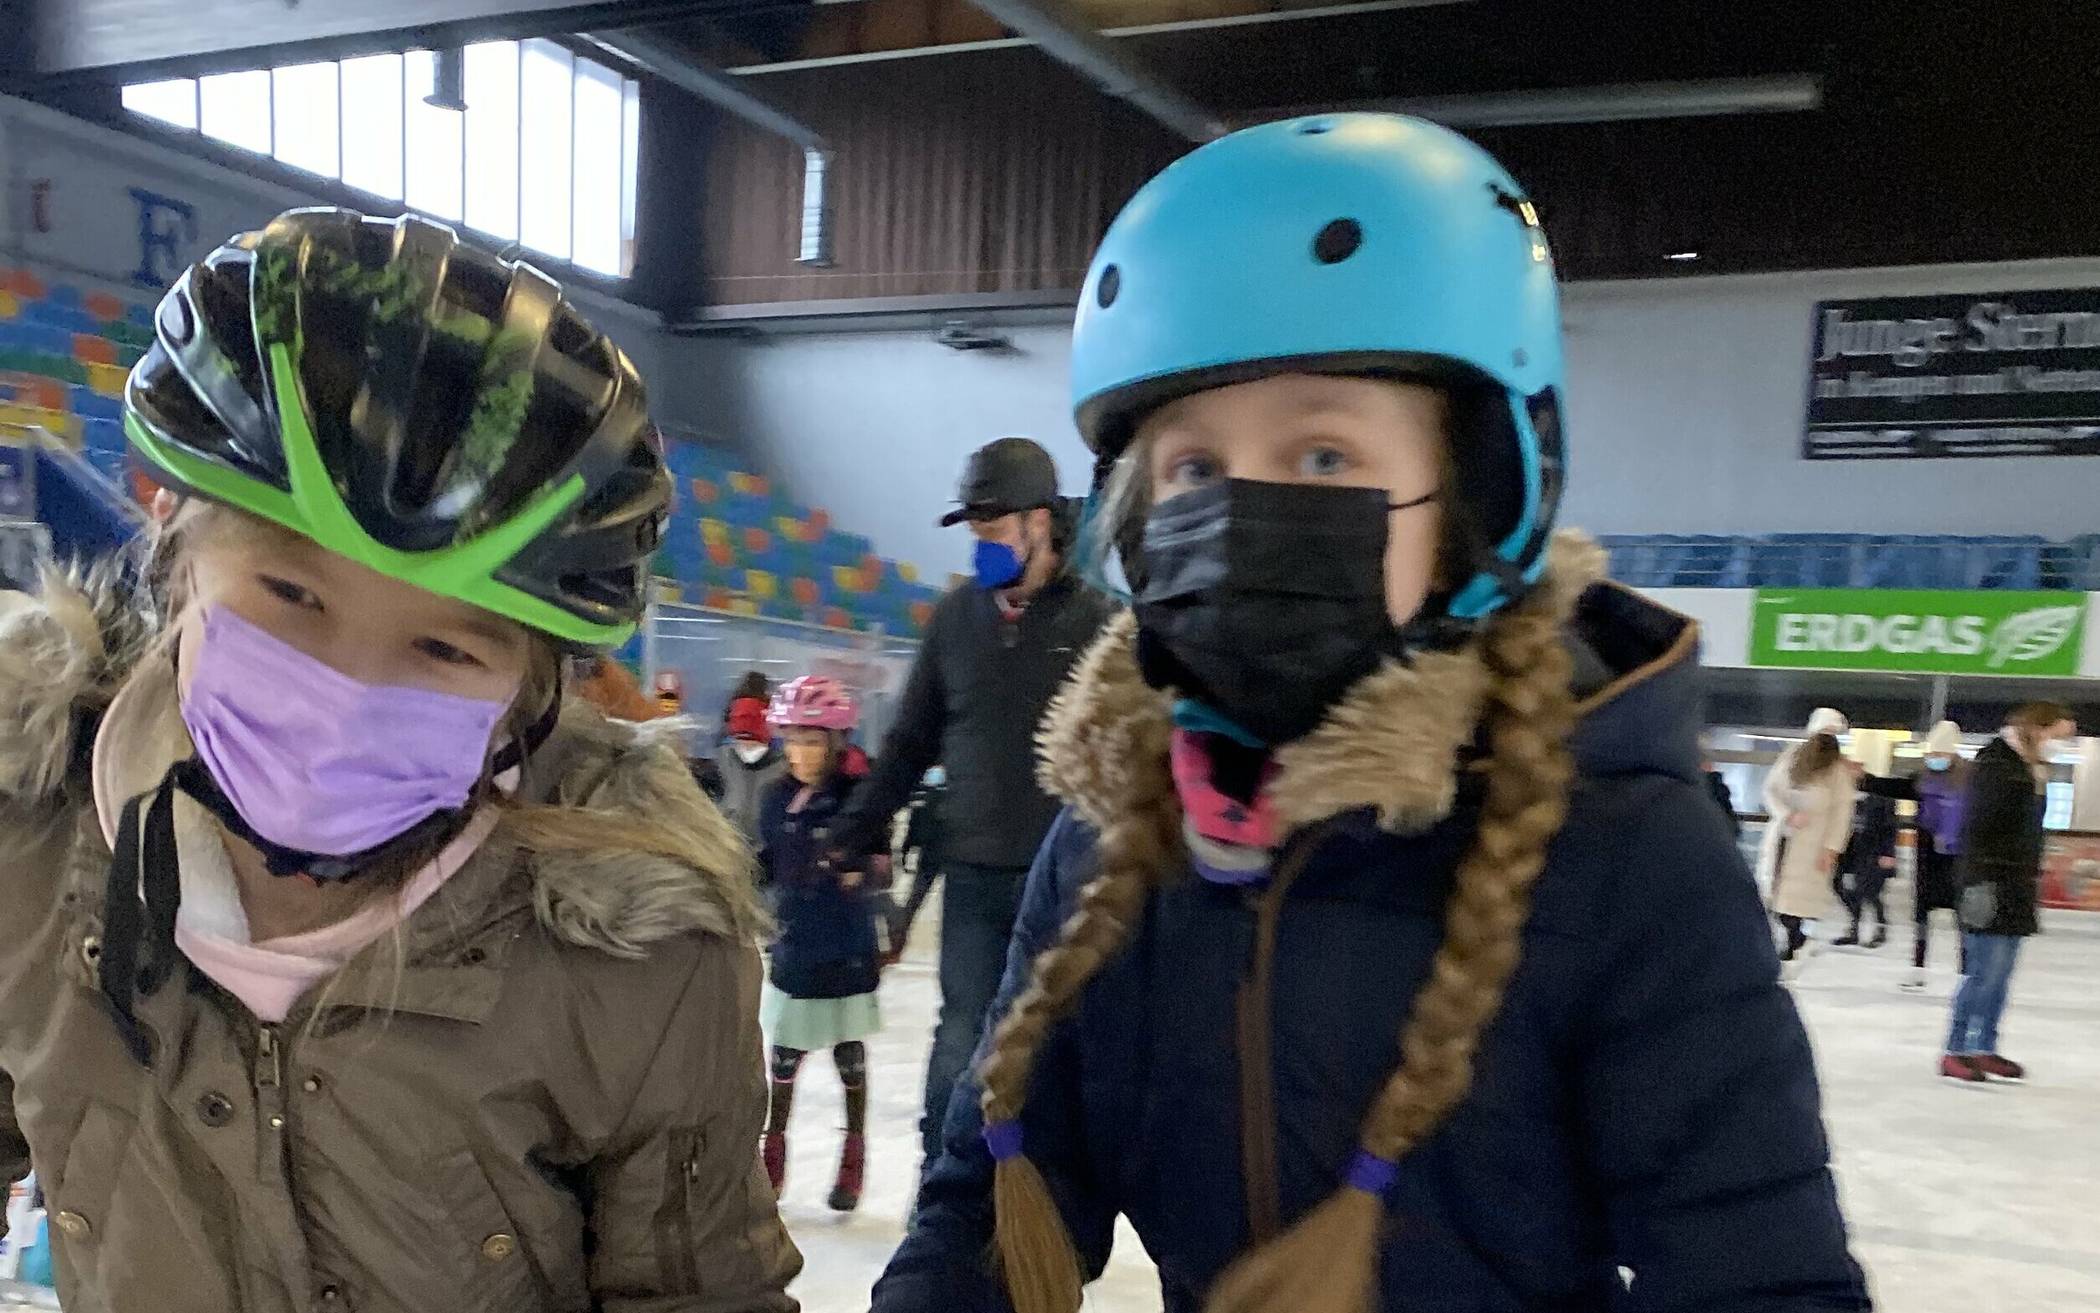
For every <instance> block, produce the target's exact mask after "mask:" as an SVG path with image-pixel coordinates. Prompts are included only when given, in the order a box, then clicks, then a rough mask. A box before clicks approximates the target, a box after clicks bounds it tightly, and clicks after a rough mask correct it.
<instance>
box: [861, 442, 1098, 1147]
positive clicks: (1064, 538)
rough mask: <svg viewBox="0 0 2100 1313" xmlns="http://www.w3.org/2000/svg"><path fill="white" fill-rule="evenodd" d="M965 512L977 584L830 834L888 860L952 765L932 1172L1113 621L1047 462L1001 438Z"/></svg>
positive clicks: (933, 632) (912, 683)
mask: <svg viewBox="0 0 2100 1313" xmlns="http://www.w3.org/2000/svg"><path fill="white" fill-rule="evenodd" d="M956 501H957V502H958V505H957V506H956V508H955V509H954V510H952V511H950V512H949V513H948V514H947V515H945V516H943V517H942V518H941V523H942V524H943V525H944V526H946V525H954V524H961V523H965V522H967V523H968V524H969V526H970V531H971V533H973V534H975V535H976V538H977V545H976V553H975V557H974V560H973V566H974V571H973V573H974V578H972V579H971V580H970V581H969V582H967V583H964V584H961V585H958V586H957V587H956V588H954V589H953V590H951V591H950V592H949V593H948V595H947V596H946V597H944V598H942V599H941V603H940V605H939V606H938V607H936V608H935V610H934V613H933V619H932V620H931V621H930V622H928V624H927V626H926V635H925V639H924V642H923V644H922V646H921V647H920V649H919V659H918V661H917V662H916V663H915V664H914V665H913V666H912V671H911V678H910V679H909V680H908V681H907V682H906V683H905V686H904V696H903V699H902V701H901V702H900V704H899V706H898V708H897V718H896V720H895V722H894V723H893V724H892V725H891V728H890V732H889V737H888V738H886V739H885V740H884V741H883V744H882V751H881V753H880V754H878V755H877V757H876V763H875V770H874V773H873V774H872V775H870V776H869V777H868V778H867V780H865V781H864V782H863V783H862V784H861V786H860V788H859V789H858V790H857V791H856V792H855V793H854V795H853V801H852V802H851V803H850V804H849V805H848V807H847V809H846V810H845V811H844V812H843V813H841V814H840V815H839V817H838V818H837V819H836V820H835V821H834V822H833V824H832V828H831V840H832V848H833V853H834V858H833V860H834V862H835V864H837V865H839V866H840V867H841V868H842V869H848V870H850V869H853V868H854V867H855V866H856V865H858V863H859V862H861V861H863V860H865V856H866V854H869V853H872V852H877V851H886V850H887V848H888V836H889V828H890V821H891V818H892V817H894V816H895V815H896V813H897V810H898V809H899V808H900V807H902V806H904V804H905V803H906V802H907V801H908V800H909V799H910V797H911V793H912V789H913V787H914V786H916V785H917V784H918V782H919V780H920V778H921V777H922V776H924V775H925V774H926V772H927V770H929V769H930V768H931V767H933V766H935V765H936V764H938V765H940V766H942V767H944V768H945V771H946V774H947V788H946V790H945V792H944V794H943V796H942V801H941V804H940V808H941V810H940V816H939V820H940V823H941V827H942V832H943V836H944V840H943V847H942V851H943V854H944V860H943V862H942V872H941V873H942V874H944V875H945V876H946V877H947V880H948V891H947V894H946V896H945V898H944V899H943V901H942V912H941V1016H940V1023H939V1025H938V1027H937V1028H936V1029H935V1031H934V1037H933V1053H932V1055H931V1057H929V1058H928V1060H927V1064H926V1114H925V1119H924V1120H923V1121H922V1122H921V1123H920V1127H919V1129H920V1133H921V1136H922V1139H923V1142H924V1146H925V1151H926V1157H927V1161H929V1162H930V1161H932V1160H933V1159H934V1158H935V1157H937V1156H938V1155H939V1152H940V1132H941V1122H942V1120H943V1119H944V1118H945V1117H946V1116H947V1112H948V1097H949V1094H950V1093H951V1092H952V1091H953V1089H954V1087H955V1082H956V1080H957V1079H958V1078H959V1077H960V1076H961V1075H962V1073H963V1071H964V1069H965V1068H966V1067H967V1066H968V1065H969V1062H970V1055H971V1054H972V1053H973V1052H974V1051H975V1050H976V1048H977V1040H978V1036H979V1034H980V1032H981V1031H982V1030H983V1028H984V1017H985V1012H986V1011H987V1009H989V1008H990V1007H991V1003H992V996H993V995H994V994H995V993H996V992H997V990H998V988H999V977H1000V974H1001V972H1002V971H1003V970H1004V968H1005V965H1006V944H1007V939H1008V938H1009V936H1010V935H1011V934H1012V932H1013V924H1014V914H1015V912H1016V910H1017V909H1018V908H1019V906H1020V900H1021V886H1022V884H1023V882H1024V881H1025V879H1026V877H1027V875H1028V867H1029V864H1030V863H1031V862H1033V861H1034V860H1035V850H1036V849H1037V847H1039V846H1040V845H1041V844H1042V841H1043V835H1044V834H1045V833H1046V832H1047V831H1048V830H1049V828H1050V822H1051V821H1052V820H1054V819H1055V818H1056V816H1057V804H1056V803H1055V802H1053V801H1052V800H1051V799H1050V797H1049V795H1047V794H1045V793H1044V792H1043V791H1042V788H1041V787H1040V786H1039V785H1038V784H1037V783H1036V780H1035V730H1036V725H1037V723H1038V722H1039V721H1041V720H1042V718H1043V712H1044V711H1045V710H1046V709H1047V708H1048V707H1049V705H1050V699H1051V697H1052V695H1054V694H1055V693H1056V692H1057V690H1058V688H1059V686H1060V685H1062V684H1063V683H1064V681H1065V676H1066V675H1067V674H1068V673H1069V672H1070V671H1071V669H1072V666H1073V664H1074V663H1075V662H1076V661H1078V659H1079V657H1080V655H1081V654H1082V653H1084V652H1085V650H1086V647H1087V644H1088V643H1089V642H1090V641H1092V639H1093V637H1094V633H1095V631H1096V630H1098V629H1099V628H1100V627H1101V622H1102V621H1103V620H1104V619H1105V618H1106V617H1107V614H1108V604H1107V602H1106V601H1105V600H1104V599H1103V598H1102V597H1101V596H1100V595H1099V594H1097V593H1094V592H1093V591H1092V590H1090V589H1088V588H1086V587H1085V586H1084V585H1083V584H1081V583H1080V582H1079V580H1078V579H1077V578H1076V577H1074V575H1073V573H1072V571H1071V568H1070V566H1069V563H1068V559H1067V558H1068V554H1069V548H1070V546H1071V539H1072V535H1073V533H1074V531H1075V529H1076V527H1077V516H1076V514H1074V513H1073V504H1072V503H1067V502H1066V501H1064V500H1063V499H1061V498H1060V497H1059V496H1058V493H1057V467H1056V465H1055V464H1053V463H1052V462H1051V459H1050V453H1049V452H1047V451H1044V450H1043V449H1042V448H1041V447H1040V446H1038V445H1036V444H1035V443H1033V442H1030V441H1029V440H1028V439H1026V438H1001V439H999V440H998V441H997V442H994V443H992V444H990V445H989V446H986V447H984V448H982V449H981V450H979V451H978V452H977V453H976V454H975V455H973V456H972V457H971V458H970V464H969V467H968V468H967V469H965V470H964V471H963V477H962V486H961V489H960V491H959V493H958V495H957V497H956Z"/></svg>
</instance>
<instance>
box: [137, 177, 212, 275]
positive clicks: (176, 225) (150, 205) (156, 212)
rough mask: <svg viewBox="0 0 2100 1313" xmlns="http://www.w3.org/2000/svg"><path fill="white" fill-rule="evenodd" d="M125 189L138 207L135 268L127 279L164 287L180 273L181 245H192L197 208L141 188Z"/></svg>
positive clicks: (181, 262)
mask: <svg viewBox="0 0 2100 1313" xmlns="http://www.w3.org/2000/svg"><path fill="white" fill-rule="evenodd" d="M128 190H129V191H130V192H131V199H132V200H133V201H134V202H135V203H136V204H137V205H138V207H139V267H138V268H136V269H134V270H132V272H131V281H132V282H134V283H137V284H138V285H139V286H141V287H152V288H161V287H166V286H167V285H168V284H169V283H172V282H174V281H175V275H177V274H179V273H181V272H182V266H183V264H184V263H185V261H184V260H183V257H182V248H183V247H185V246H194V245H195V244H196V241H197V211H196V210H195V209H193V208H192V207H191V206H190V203H189V202H188V201H178V200H176V199H175V198H174V197H172V196H162V195H160V194H159V193H158V192H150V191H147V190H145V189H144V188H142V187H132V188H129V189H128Z"/></svg>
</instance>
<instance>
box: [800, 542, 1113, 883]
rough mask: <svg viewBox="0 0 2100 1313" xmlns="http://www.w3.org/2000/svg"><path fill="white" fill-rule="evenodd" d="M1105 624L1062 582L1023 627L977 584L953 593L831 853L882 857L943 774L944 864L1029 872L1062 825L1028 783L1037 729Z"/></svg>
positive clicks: (1086, 599)
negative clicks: (909, 805)
mask: <svg viewBox="0 0 2100 1313" xmlns="http://www.w3.org/2000/svg"><path fill="white" fill-rule="evenodd" d="M1107 613H1108V603H1107V601H1106V600H1105V599H1104V598H1102V597H1101V596H1100V595H1099V594H1098V593H1095V592H1094V591H1093V590H1092V589H1090V588H1087V587H1086V586H1085V585H1084V584H1082V583H1080V582H1079V580H1078V579H1077V578H1076V577H1075V576H1073V575H1071V574H1069V573H1067V574H1065V575H1064V576H1062V577H1060V578H1058V579H1055V580H1052V581H1051V582H1050V583H1049V584H1047V585H1045V586H1044V588H1043V590H1042V591H1041V592H1039V593H1037V594H1036V596H1035V598H1034V600H1033V601H1031V602H1030V603H1029V604H1028V609H1027V610H1025V611H1023V612H1022V613H1021V616H1020V618H1019V619H1018V620H1008V619H1006V618H1005V616H1003V615H1002V614H1001V613H1000V610H999V604H998V602H996V601H995V600H993V598H992V595H991V594H990V593H988V592H986V591H985V590H984V589H982V588H979V587H977V586H976V585H974V584H968V583H965V584H960V585H958V586H957V587H955V588H954V589H952V590H950V591H949V593H948V595H947V596H946V597H944V598H942V599H941V603H940V605H939V606H938V607H936V608H935V609H934V613H933V619H932V620H931V621H930V622H928V624H927V626H926V638H925V641H924V643H923V644H922V645H921V647H920V649H919V659H918V660H917V661H916V662H915V663H913V665H912V670H911V678H910V679H909V680H907V681H906V682H905V685H904V696H903V698H902V699H901V700H900V701H899V703H898V706H897V718H896V720H895V721H894V722H893V723H892V725H891V727H890V732H889V737H888V738H886V739H884V740H883V744H882V750H881V752H879V753H878V754H877V759H876V763H875V773H874V774H873V775H871V776H869V777H868V780H867V783H866V784H865V785H864V786H863V787H862V789H861V790H860V792H858V793H857V794H855V795H854V799H853V803H852V805H851V806H850V807H849V808H848V809H847V811H846V813H845V814H844V815H842V816H841V817H840V818H839V820H838V823H837V824H836V825H835V826H833V829H832V834H833V839H834V841H835V842H836V843H837V845H838V847H839V848H840V849H841V850H843V851H846V852H851V853H872V852H878V851H881V852H887V851H888V849H889V842H888V840H889V825H890V818H891V817H893V816H895V815H896V814H897V809H898V808H900V807H902V806H903V805H904V804H905V802H906V801H907V800H908V799H909V798H910V797H911V791H912V789H913V788H914V787H916V786H917V784H918V783H919V780H920V778H921V777H922V776H924V775H925V774H926V772H927V771H928V770H929V769H930V768H932V767H933V766H934V765H936V764H940V765H944V766H945V767H946V768H947V771H948V787H947V789H946V791H945V792H944V793H943V794H942V798H941V821H942V826H943V836H944V839H945V850H944V853H943V856H944V857H945V858H947V859H948V860H950V861H956V862H968V863H971V864H974V865H978V866H1003V867H1008V868H1012V869H1016V870H1018V869H1022V868H1025V867H1026V866H1027V865H1028V864H1029V863H1030V862H1032V861H1034V860H1035V851H1036V849H1037V848H1038V847H1040V846H1041V844H1042V842H1043V834H1044V832H1045V831H1047V830H1048V829H1049V828H1050V822H1051V820H1052V819H1053V818H1054V817H1056V815H1057V804H1056V803H1055V802H1053V801H1052V800H1051V799H1050V796H1049V795H1048V794H1046V793H1044V792H1043V788H1042V785H1040V784H1038V783H1037V782H1036V778H1035V732H1036V726H1037V725H1038V724H1039V723H1040V722H1041V720H1042V718H1043V712H1044V711H1045V710H1046V709H1047V708H1048V707H1049V705H1050V698H1051V696H1052V695H1053V694H1055V693H1056V692H1057V689H1058V686H1059V685H1061V684H1063V683H1064V681H1065V676H1066V675H1067V674H1069V673H1071V669H1072V666H1073V664H1074V663H1076V662H1077V661H1078V660H1079V656H1080V653H1082V652H1084V651H1085V650H1086V646H1087V644H1088V643H1090V642H1091V641H1093V638H1094V635H1095V633H1096V632H1097V631H1098V630H1099V629H1100V628H1101V621H1102V619H1103V618H1104V617H1105V616H1106V615H1107Z"/></svg>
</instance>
